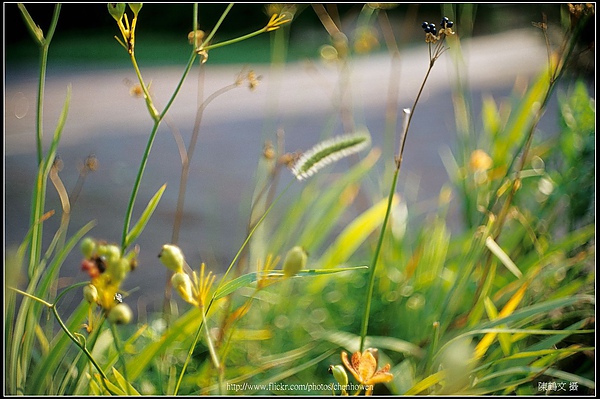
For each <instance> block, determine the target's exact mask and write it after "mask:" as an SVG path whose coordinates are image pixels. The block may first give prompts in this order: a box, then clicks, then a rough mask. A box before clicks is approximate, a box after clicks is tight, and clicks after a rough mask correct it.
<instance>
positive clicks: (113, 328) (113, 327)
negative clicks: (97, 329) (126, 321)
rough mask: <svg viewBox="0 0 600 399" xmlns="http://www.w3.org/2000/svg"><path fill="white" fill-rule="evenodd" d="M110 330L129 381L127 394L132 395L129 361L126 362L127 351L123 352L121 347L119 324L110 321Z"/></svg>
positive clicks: (125, 377)
mask: <svg viewBox="0 0 600 399" xmlns="http://www.w3.org/2000/svg"><path fill="white" fill-rule="evenodd" d="M110 331H111V333H112V336H113V341H114V343H115V349H116V350H117V353H118V354H119V359H120V360H121V364H123V378H124V379H125V381H127V384H125V385H127V392H126V393H127V395H129V396H131V382H130V381H129V378H128V377H127V362H125V353H124V352H123V348H122V347H121V339H120V338H119V332H118V331H117V326H116V325H115V323H110Z"/></svg>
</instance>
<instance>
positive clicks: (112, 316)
mask: <svg viewBox="0 0 600 399" xmlns="http://www.w3.org/2000/svg"><path fill="white" fill-rule="evenodd" d="M132 318H133V312H132V311H131V308H130V307H129V306H127V305H126V304H124V303H118V304H117V305H116V306H115V307H114V308H112V309H111V310H110V312H109V313H108V321H110V322H111V323H114V324H129V322H130V321H131V319H132Z"/></svg>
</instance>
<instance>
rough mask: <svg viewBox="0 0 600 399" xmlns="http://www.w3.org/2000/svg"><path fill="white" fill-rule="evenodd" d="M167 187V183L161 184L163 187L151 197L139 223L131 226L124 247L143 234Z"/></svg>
mask: <svg viewBox="0 0 600 399" xmlns="http://www.w3.org/2000/svg"><path fill="white" fill-rule="evenodd" d="M166 187H167V185H166V184H163V185H162V186H161V188H159V189H158V191H157V192H156V194H154V196H153V197H152V199H150V202H148V205H146V209H144V212H143V213H142V216H140V218H139V220H138V221H137V223H136V224H135V225H134V226H133V227H132V228H131V230H130V231H129V233H127V237H126V238H125V243H124V246H123V249H125V248H127V247H129V246H130V245H131V244H132V243H133V242H135V240H137V239H138V237H139V236H140V234H142V231H143V230H144V227H146V224H147V223H148V221H149V220H150V217H151V216H152V214H153V213H154V210H155V209H156V207H157V206H158V202H159V201H160V198H161V197H162V195H163V193H164V192H165V188H166Z"/></svg>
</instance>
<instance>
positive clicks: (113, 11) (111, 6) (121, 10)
mask: <svg viewBox="0 0 600 399" xmlns="http://www.w3.org/2000/svg"><path fill="white" fill-rule="evenodd" d="M108 12H109V13H110V15H112V17H113V18H114V19H115V21H117V22H119V21H120V20H121V18H123V14H125V3H108Z"/></svg>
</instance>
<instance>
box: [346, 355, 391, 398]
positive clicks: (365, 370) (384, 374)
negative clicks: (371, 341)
mask: <svg viewBox="0 0 600 399" xmlns="http://www.w3.org/2000/svg"><path fill="white" fill-rule="evenodd" d="M374 354H375V356H376V355H377V349H372V348H369V349H367V350H365V351H364V352H363V353H360V352H354V354H353V355H352V358H351V359H350V360H348V354H347V353H346V352H344V351H342V362H343V363H344V365H345V366H346V368H347V369H348V371H350V373H352V375H353V376H354V378H356V381H358V382H359V383H360V384H362V385H364V386H365V389H366V392H365V395H372V394H373V387H374V385H375V384H378V383H381V382H389V381H391V380H392V379H393V378H394V376H393V375H392V374H391V373H390V365H389V364H386V365H385V366H383V368H381V369H379V370H377V359H376V357H375V356H374Z"/></svg>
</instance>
